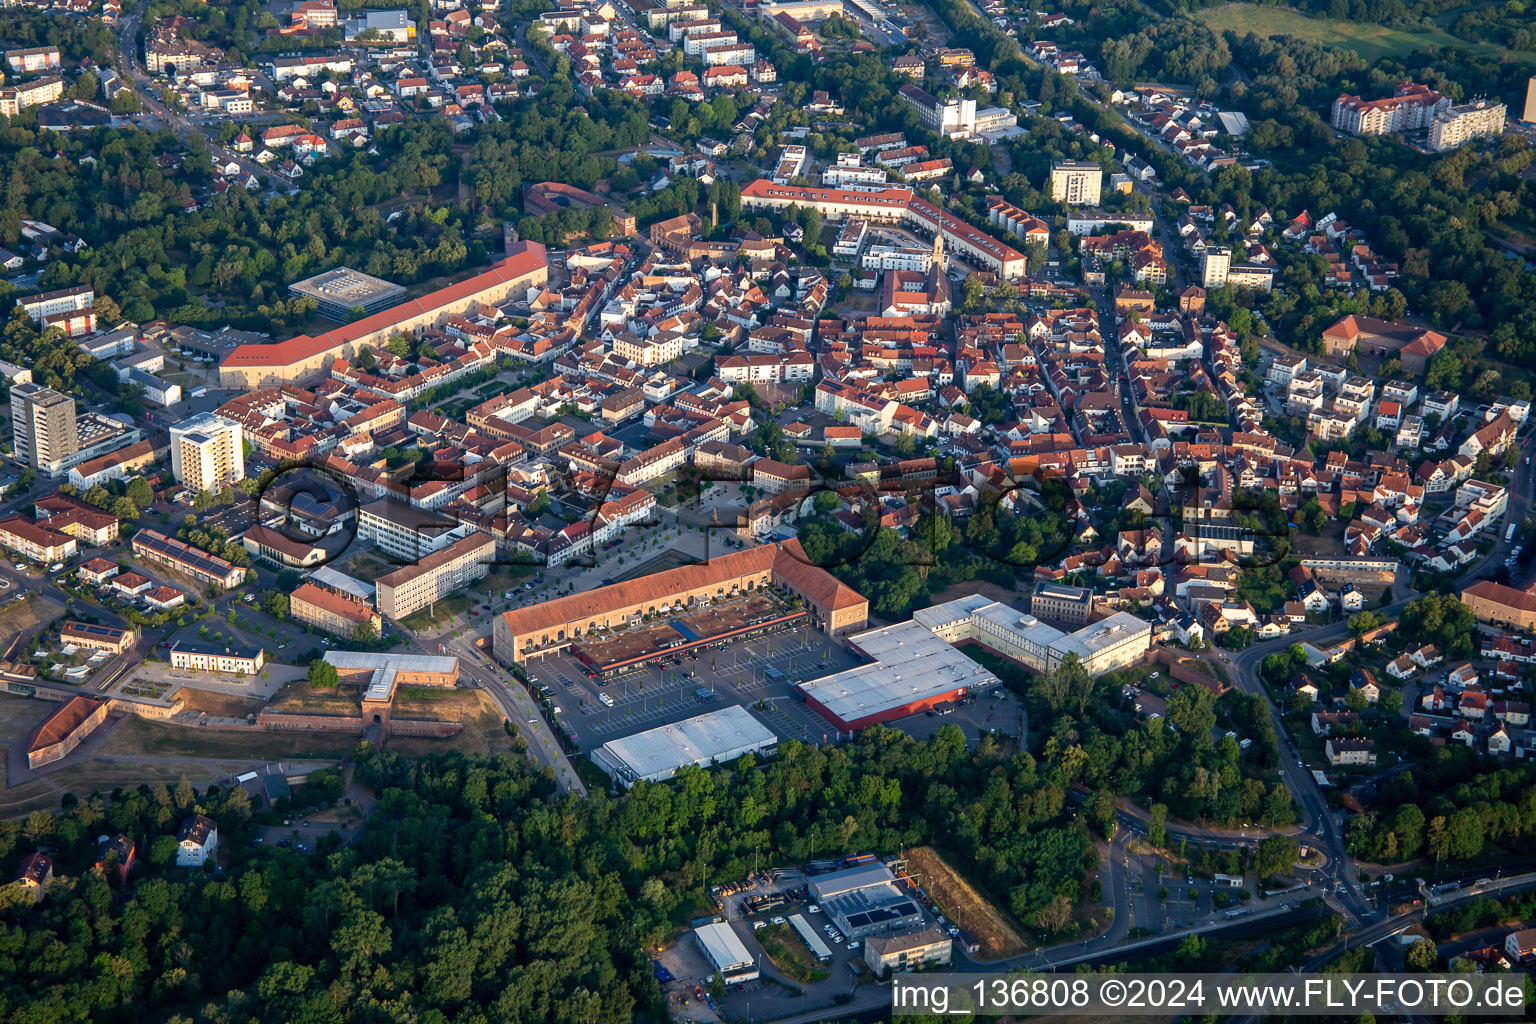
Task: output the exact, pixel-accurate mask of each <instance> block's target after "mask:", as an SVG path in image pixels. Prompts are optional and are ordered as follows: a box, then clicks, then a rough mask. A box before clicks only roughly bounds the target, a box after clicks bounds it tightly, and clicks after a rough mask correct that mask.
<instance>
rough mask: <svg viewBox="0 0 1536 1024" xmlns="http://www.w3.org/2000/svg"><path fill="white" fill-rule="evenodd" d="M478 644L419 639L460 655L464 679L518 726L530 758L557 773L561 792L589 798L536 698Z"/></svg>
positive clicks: (430, 647) (459, 639)
mask: <svg viewBox="0 0 1536 1024" xmlns="http://www.w3.org/2000/svg"><path fill="white" fill-rule="evenodd" d="M474 641H475V638H474V637H471V636H460V637H453V636H444V637H440V638H438V639H437V640H436V641H434V640H422V639H418V640H417V641H416V643H417V645H418V646H420V647H421V648H423V649H424V650H426V651H427V652H428V653H429V654H435V653H438V648H439V645H441V649H442V650H445V651H447V652H448V653H451V654H454V655H456V656H457V657H458V659H459V674H460V676H461V677H462V676H468V677H469V678H470V679H472V680H474V682H475V683H476V684H477V685H478V686H479V687H480V688H481V689H482V690H484V691H485V693H486V695H487V696H489V697H490V698H491V700H492V701H493V702H495V704H496V706H497V708H499V709H500V710H501V713H502V715H503V716H504V717H505V718H506V719H507V720H508V721H509V722H512V723H513V724H514V726H516V728H517V732H518V735H519V736H522V737H523V739H524V740H525V741H526V743H527V744H528V752H529V756H531V757H532V758H534V760H535V762H536V763H537V764H539V765H542V766H544V767H547V768H550V769H551V770H552V771H553V772H554V773H555V782H556V783H557V784H558V785H559V787H560V791H561V792H562V793H575V794H576V795H577V796H586V795H587V787H586V784H585V783H583V782H582V781H581V776H579V775H577V774H576V769H575V768H574V767H572V766H571V762H570V759H569V758H567V757H566V756H565V752H564V751H563V750H562V749H561V747H560V741H559V740H558V739H556V737H555V733H554V730H552V729H551V728H550V727H549V723H548V722H546V721H545V720H544V715H543V713H542V712H540V710H539V708H538V706H537V705H536V704H535V703H534V701H533V696H532V695H531V694H530V693H529V692H528V691H527V690H526V689H525V688H524V687H523V685H522V684H521V683H519V682H517V681H516V680H515V679H510V678H507V677H503V676H502V673H501V670H500V669H499V668H496V667H493V666H492V665H491V663H490V662H489V660H488V659H487V657H486V655H485V652H483V651H481V650H479V649H478V648H476V647H475V645H474Z"/></svg>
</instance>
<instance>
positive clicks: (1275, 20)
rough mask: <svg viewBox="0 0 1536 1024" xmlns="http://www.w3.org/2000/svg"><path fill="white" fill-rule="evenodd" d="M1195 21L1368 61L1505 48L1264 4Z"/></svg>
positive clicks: (1219, 10) (1228, 7)
mask: <svg viewBox="0 0 1536 1024" xmlns="http://www.w3.org/2000/svg"><path fill="white" fill-rule="evenodd" d="M1195 17H1197V18H1199V19H1200V21H1201V22H1202V23H1203V24H1204V25H1205V26H1206V27H1207V28H1209V29H1210V30H1211V31H1213V32H1218V33H1219V32H1225V31H1227V30H1228V29H1230V30H1231V31H1233V32H1237V33H1239V34H1242V35H1246V34H1248V33H1250V32H1252V33H1254V34H1255V35H1261V36H1295V37H1297V38H1298V39H1310V40H1312V41H1313V42H1315V43H1321V44H1322V45H1324V46H1336V47H1339V48H1340V49H1345V50H1353V51H1355V52H1356V53H1358V54H1359V55H1360V56H1361V57H1364V58H1365V59H1366V60H1368V61H1375V60H1378V59H1380V58H1382V57H1403V56H1406V55H1407V54H1410V53H1413V52H1415V51H1418V50H1427V49H1429V48H1430V47H1431V46H1447V47H1451V46H1456V47H1461V48H1463V49H1467V50H1471V51H1472V52H1474V53H1483V54H1487V55H1489V56H1502V55H1503V54H1504V53H1505V52H1506V51H1505V50H1504V48H1503V47H1500V46H1491V45H1488V44H1484V43H1469V42H1467V41H1466V40H1464V39H1458V38H1457V37H1455V36H1453V35H1451V34H1450V33H1448V32H1440V31H1428V32H1405V31H1403V30H1401V29H1395V28H1383V27H1382V26H1380V25H1367V24H1362V23H1360V22H1353V21H1329V20H1328V19H1326V18H1311V17H1308V16H1307V15H1305V14H1301V13H1300V12H1298V11H1293V10H1289V9H1287V8H1283V7H1269V6H1266V5H1264V4H1223V5H1222V6H1220V7H1209V8H1207V9H1205V10H1203V11H1201V12H1199V13H1198V14H1196V15H1195Z"/></svg>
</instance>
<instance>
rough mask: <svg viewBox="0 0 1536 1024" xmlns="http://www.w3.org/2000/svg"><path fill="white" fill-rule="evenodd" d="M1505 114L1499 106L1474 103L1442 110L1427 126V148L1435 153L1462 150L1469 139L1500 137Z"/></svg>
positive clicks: (1490, 103)
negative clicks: (1458, 148) (1461, 147)
mask: <svg viewBox="0 0 1536 1024" xmlns="http://www.w3.org/2000/svg"><path fill="white" fill-rule="evenodd" d="M1507 114H1508V110H1507V108H1506V107H1505V106H1504V104H1502V103H1493V102H1490V101H1488V100H1485V99H1479V100H1474V101H1472V102H1471V103H1463V104H1460V105H1458V106H1453V107H1450V108H1448V109H1446V110H1442V111H1441V112H1440V113H1438V114H1436V115H1435V119H1434V121H1432V122H1430V125H1429V148H1430V149H1432V150H1434V151H1435V152H1437V153H1443V152H1445V151H1446V150H1449V149H1456V148H1457V147H1459V146H1464V145H1466V144H1467V143H1468V142H1471V141H1472V140H1473V139H1481V138H1498V137H1499V136H1500V135H1503V134H1504V121H1505V118H1506V116H1507Z"/></svg>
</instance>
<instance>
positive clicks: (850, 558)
mask: <svg viewBox="0 0 1536 1024" xmlns="http://www.w3.org/2000/svg"><path fill="white" fill-rule="evenodd" d="M1066 500H1067V499H1066V498H1065V497H1063V496H1061V495H1058V494H1056V493H1055V492H1054V491H1052V492H1050V493H1048V494H1047V495H1046V498H1045V501H1046V507H1044V508H1042V509H1035V510H1033V514H1031V515H1012V514H1009V513H1007V512H1004V513H1002V514H998V508H997V504H996V503H995V502H993V503H985V502H984V503H983V506H982V507H981V508H980V509H978V510H977V511H976V513H975V514H973V515H972V516H971V517H970V518H969V519H968V520H966V522H965V525H964V527H963V528H962V527H961V526H960V525H959V524H958V523H955V522H954V521H952V520H951V519H950V518H949V517H948V516H945V515H936V514H932V513H927V514H924V515H923V516H922V517H921V518H919V519H918V521H917V522H916V523H915V524H914V525H913V527H912V529H911V531H910V539H908V540H903V539H901V535H900V534H898V533H897V532H896V531H895V530H892V529H888V528H884V527H876V526H875V525H874V524H873V523H870V524H869V525H868V526H867V528H866V529H865V530H864V531H863V532H860V533H853V532H850V531H848V530H846V529H845V528H844V527H843V526H842V525H841V524H840V523H838V522H836V521H834V520H832V519H831V518H830V517H829V516H827V515H825V514H818V515H815V516H812V517H811V518H810V520H809V521H808V522H806V523H805V524H803V525H802V526H801V528H800V532H799V538H800V543H801V545H802V546H803V547H804V549H805V553H806V557H807V558H808V559H809V561H810V562H811V564H813V565H819V566H822V567H823V568H825V569H826V570H827V571H828V572H831V573H832V574H833V575H835V576H837V577H838V579H840V580H842V581H843V582H844V583H846V584H848V585H849V586H850V587H853V588H854V589H855V590H857V591H858V592H859V593H861V594H863V595H865V596H866V597H868V598H869V603H870V608H871V610H873V611H874V612H875V614H877V615H880V616H882V617H884V618H887V619H891V620H896V619H902V618H905V617H906V616H907V615H909V614H910V613H911V611H912V609H913V608H915V607H918V606H919V605H921V604H923V603H926V601H927V599H929V598H931V597H932V595H934V594H938V593H940V592H942V591H943V590H945V589H946V588H948V587H950V586H952V585H954V584H956V583H969V582H971V581H972V580H977V579H981V580H987V581H989V582H992V583H996V584H998V585H1000V586H1006V587H1009V588H1012V587H1013V586H1014V585H1015V583H1016V581H1017V580H1019V579H1033V576H1034V570H1035V566H1037V565H1046V564H1050V563H1052V562H1054V561H1055V560H1056V559H1058V558H1060V557H1061V556H1062V555H1064V554H1066V552H1067V548H1068V546H1069V545H1070V544H1071V541H1072V529H1071V520H1070V519H1069V518H1068V517H1067V516H1066V514H1065V513H1066V507H1067V506H1066Z"/></svg>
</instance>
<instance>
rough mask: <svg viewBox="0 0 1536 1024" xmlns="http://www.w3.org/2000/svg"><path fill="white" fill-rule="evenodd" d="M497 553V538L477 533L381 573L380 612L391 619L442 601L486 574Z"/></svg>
mask: <svg viewBox="0 0 1536 1024" xmlns="http://www.w3.org/2000/svg"><path fill="white" fill-rule="evenodd" d="M495 556H496V540H495V538H493V537H491V536H489V535H488V534H484V533H475V534H471V535H470V536H468V537H464V538H463V539H461V540H457V541H454V542H453V543H452V544H450V545H448V546H447V547H446V548H443V550H441V551H435V552H433V553H432V554H430V555H427V556H426V557H425V558H422V559H420V560H419V561H417V562H416V563H415V564H414V565H407V566H404V567H403V568H400V569H396V570H395V571H394V572H392V573H390V574H389V575H387V576H380V577H379V578H378V580H377V581H375V584H374V586H375V587H376V590H375V597H376V599H377V602H378V606H379V611H380V612H381V613H383V614H384V615H386V616H388V617H389V618H391V619H399V618H404V617H405V616H407V615H409V614H411V613H412V612H414V611H417V610H419V609H421V608H425V607H427V606H428V605H429V604H432V603H433V602H434V601H441V600H442V599H443V598H445V597H447V596H448V595H449V594H452V593H453V592H454V591H455V590H458V589H459V588H460V587H462V586H464V584H466V583H468V582H470V581H471V580H477V579H479V578H480V577H482V576H484V575H485V571H486V565H487V564H488V563H489V562H490V561H491V560H492V559H493V558H495Z"/></svg>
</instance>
